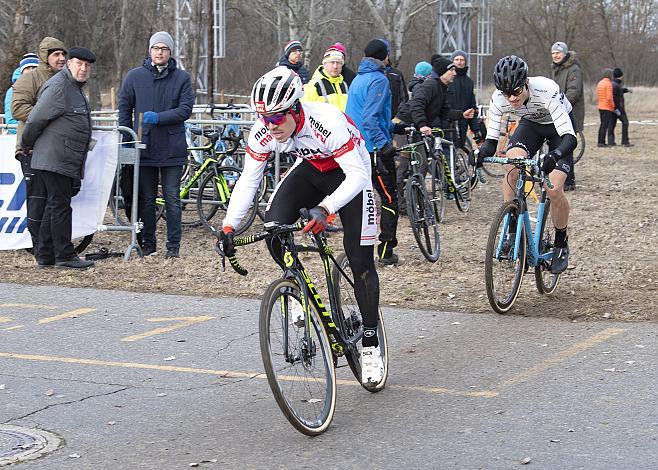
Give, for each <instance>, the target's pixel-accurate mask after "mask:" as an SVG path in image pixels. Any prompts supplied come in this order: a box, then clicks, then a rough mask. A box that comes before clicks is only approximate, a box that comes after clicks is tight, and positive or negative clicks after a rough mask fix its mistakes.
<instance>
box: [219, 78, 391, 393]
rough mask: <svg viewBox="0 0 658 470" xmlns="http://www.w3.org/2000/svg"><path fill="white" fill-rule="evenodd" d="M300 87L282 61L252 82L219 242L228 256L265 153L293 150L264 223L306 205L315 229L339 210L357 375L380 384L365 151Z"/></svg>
mask: <svg viewBox="0 0 658 470" xmlns="http://www.w3.org/2000/svg"><path fill="white" fill-rule="evenodd" d="M302 87H303V85H302V82H301V79H300V78H299V76H298V75H297V74H296V73H295V72H293V71H292V70H290V69H288V68H286V67H283V66H281V67H277V68H275V69H274V70H272V71H270V72H268V73H266V74H265V75H263V76H262V77H261V78H259V79H258V81H256V84H255V85H254V87H253V89H252V91H251V106H252V108H253V109H254V111H256V112H257V113H258V115H259V117H260V119H259V120H258V121H257V122H256V123H255V124H254V126H253V127H252V128H251V131H250V132H249V140H248V142H247V156H246V157H245V162H244V169H243V171H242V175H241V177H240V179H239V180H238V182H237V184H236V185H235V188H234V189H233V194H232V196H231V202H230V203H229V206H228V209H227V211H226V218H225V219H224V222H223V230H222V231H221V232H220V234H219V241H218V243H220V244H221V247H222V250H223V252H224V253H225V254H226V255H227V256H233V255H234V254H235V246H234V243H233V235H234V231H235V227H237V226H238V224H239V223H240V220H241V219H242V217H243V216H244V215H245V213H246V212H247V210H248V209H249V206H250V204H251V201H253V198H254V195H255V193H256V191H257V190H258V187H259V185H260V182H261V181H262V177H263V172H264V170H265V167H266V164H267V160H268V158H269V157H270V155H272V154H273V153H275V152H283V151H285V152H288V153H289V154H291V155H293V156H295V157H296V161H295V163H294V165H293V166H292V168H291V169H290V170H289V171H288V172H287V173H286V176H285V178H284V179H283V180H282V181H281V182H280V183H279V185H278V186H277V187H276V189H275V191H274V194H273V196H272V198H271V199H270V202H269V204H268V207H267V211H266V213H265V222H272V221H276V222H279V223H282V224H292V223H293V222H295V221H296V220H297V219H298V218H299V210H300V209H302V208H308V209H309V214H310V220H309V221H308V223H307V225H306V226H305V227H304V231H305V232H308V231H310V232H312V233H314V234H317V233H320V232H322V231H323V230H324V229H326V227H327V223H328V222H327V218H328V217H329V216H330V215H332V214H336V213H338V214H339V215H340V218H341V221H342V223H343V229H344V236H343V246H344V248H345V253H346V254H347V257H348V259H349V263H350V268H351V269H352V273H353V275H354V293H355V297H356V300H357V303H358V305H359V308H360V310H361V312H362V314H363V324H364V334H363V341H362V344H363V349H362V353H361V365H362V381H363V382H364V383H379V382H380V381H381V379H382V376H383V372H384V366H383V362H382V359H381V354H380V350H379V340H378V338H377V324H378V322H379V310H378V309H379V277H378V276H377V270H376V268H375V261H374V255H373V251H374V250H373V245H374V244H375V241H376V234H377V214H376V208H375V200H374V196H373V189H372V184H371V180H370V178H371V170H370V155H369V154H368V150H367V149H366V147H365V143H364V140H363V138H362V137H361V133H360V132H359V130H358V129H357V127H356V126H355V125H354V123H353V122H352V121H351V120H350V119H349V118H348V117H347V116H346V115H345V114H344V113H342V112H341V111H340V110H339V109H338V108H336V107H335V106H332V105H330V104H327V103H316V102H311V103H301V102H300V101H299V100H300V98H301V97H302V96H304V91H303V88H302ZM269 249H270V253H271V254H272V257H273V258H274V260H275V261H277V263H279V265H281V266H283V260H282V259H281V248H280V242H278V241H276V240H272V241H271V243H270V246H269ZM302 321H303V319H302Z"/></svg>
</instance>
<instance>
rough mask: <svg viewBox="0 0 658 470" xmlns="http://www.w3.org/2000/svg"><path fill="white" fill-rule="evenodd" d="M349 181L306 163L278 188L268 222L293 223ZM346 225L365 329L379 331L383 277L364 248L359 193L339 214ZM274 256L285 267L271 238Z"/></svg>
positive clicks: (347, 248)
mask: <svg viewBox="0 0 658 470" xmlns="http://www.w3.org/2000/svg"><path fill="white" fill-rule="evenodd" d="M344 179H345V174H344V173H343V171H342V170H341V169H340V168H337V169H335V170H331V171H328V172H325V173H322V172H320V171H318V170H317V169H315V168H314V167H313V166H312V165H311V164H310V163H308V162H307V161H303V162H302V163H301V164H300V165H298V166H296V167H295V168H293V169H292V170H290V172H289V173H288V174H287V175H286V177H285V178H284V180H283V181H282V182H281V183H280V184H279V186H278V187H277V189H276V191H275V193H274V195H273V196H272V199H271V201H270V207H269V208H268V210H267V212H266V213H265V222H271V221H276V222H279V223H281V224H292V223H294V222H295V221H296V220H297V219H298V218H299V210H300V209H302V208H304V207H305V208H307V209H311V208H313V207H315V206H317V205H318V204H319V203H320V202H322V200H323V199H324V198H325V196H327V195H329V194H331V193H333V192H334V191H335V190H336V188H337V187H338V186H339V185H340V184H341V183H342V182H343V180H344ZM338 214H339V215H340V220H341V222H342V223H343V230H344V233H343V246H344V248H345V253H346V254H347V258H348V260H349V262H350V268H351V269H352V274H353V275H354V295H355V297H356V301H357V303H358V304H359V309H360V310H361V314H362V315H363V324H364V326H365V327H369V328H376V327H377V323H378V319H379V276H378V275H377V269H376V268H375V261H374V254H373V246H372V245H367V246H362V245H361V221H362V218H363V197H362V195H361V193H359V194H358V195H357V196H356V197H355V198H354V199H352V200H351V201H350V202H349V203H347V205H345V206H344V207H343V208H342V209H340V210H339V211H338ZM268 248H269V250H270V254H271V255H272V257H273V258H274V261H276V262H277V263H278V264H279V265H280V266H282V267H283V260H282V253H281V244H280V242H279V241H278V240H276V239H271V243H270V244H268Z"/></svg>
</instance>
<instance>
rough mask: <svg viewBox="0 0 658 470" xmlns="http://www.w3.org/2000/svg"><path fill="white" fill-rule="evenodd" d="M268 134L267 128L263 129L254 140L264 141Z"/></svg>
mask: <svg viewBox="0 0 658 470" xmlns="http://www.w3.org/2000/svg"><path fill="white" fill-rule="evenodd" d="M266 134H267V129H266V128H265V127H261V128H260V130H259V131H258V132H256V134H255V135H254V138H255V139H256V140H260V139H262V138H263V137H264V136H265V135H266Z"/></svg>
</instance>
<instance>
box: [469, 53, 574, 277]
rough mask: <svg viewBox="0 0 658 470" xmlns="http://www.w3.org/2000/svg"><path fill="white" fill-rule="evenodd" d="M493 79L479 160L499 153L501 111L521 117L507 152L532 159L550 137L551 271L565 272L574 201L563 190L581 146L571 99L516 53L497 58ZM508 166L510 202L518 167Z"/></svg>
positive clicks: (505, 190)
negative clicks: (533, 72) (535, 74)
mask: <svg viewBox="0 0 658 470" xmlns="http://www.w3.org/2000/svg"><path fill="white" fill-rule="evenodd" d="M494 82H495V85H496V88H497V90H496V91H495V92H494V93H493V95H492V96H491V102H490V103H489V116H488V117H489V124H488V127H487V139H486V141H485V142H484V143H483V144H482V145H481V146H480V149H479V155H478V165H479V166H481V165H482V161H483V159H484V157H490V156H492V155H494V154H495V153H496V147H497V145H498V138H499V137H500V126H501V122H502V116H503V114H504V113H507V112H509V113H512V114H513V115H515V116H517V117H518V118H519V119H520V121H519V125H518V127H517V128H516V130H515V131H514V134H513V135H512V137H511V138H510V140H509V143H508V146H507V150H506V152H507V154H506V155H507V157H509V158H527V157H528V156H532V155H534V154H535V153H536V152H537V151H538V150H539V149H540V148H541V146H542V144H543V143H544V142H548V146H549V153H548V154H546V156H545V157H544V160H543V163H542V169H543V171H544V173H545V174H547V175H549V178H550V181H551V183H552V184H553V189H550V188H548V187H547V188H546V192H547V195H548V197H549V199H550V200H551V218H552V219H553V225H554V226H555V255H554V257H553V261H552V264H551V272H553V273H561V272H563V271H564V270H565V269H567V266H568V264H569V245H568V237H567V224H568V222H569V201H568V200H567V197H566V195H565V194H564V182H565V181H566V178H567V175H568V174H569V170H570V168H571V165H573V151H574V149H575V148H576V145H577V140H576V133H575V132H574V125H573V116H572V114H571V103H569V101H568V100H567V99H566V98H565V97H564V94H563V93H561V92H560V88H559V86H558V84H557V83H555V82H554V81H553V80H551V79H549V78H546V77H528V66H527V65H526V63H525V62H524V61H523V60H522V59H520V58H519V57H516V56H507V57H503V58H502V59H500V60H499V61H498V63H497V64H496V67H495V69H494ZM553 170H557V171H553ZM506 171H507V174H506V177H505V178H504V179H503V183H502V190H503V198H504V200H505V201H511V200H512V199H513V198H514V188H515V183H516V179H517V178H518V170H517V169H515V167H514V166H512V165H506ZM513 226H515V225H513Z"/></svg>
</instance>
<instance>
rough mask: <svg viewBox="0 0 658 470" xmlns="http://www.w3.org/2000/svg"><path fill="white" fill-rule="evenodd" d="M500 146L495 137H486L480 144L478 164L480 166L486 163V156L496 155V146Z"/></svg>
mask: <svg viewBox="0 0 658 470" xmlns="http://www.w3.org/2000/svg"><path fill="white" fill-rule="evenodd" d="M497 147H498V141H497V140H494V139H486V140H485V141H484V143H483V144H482V145H480V148H479V153H478V158H477V162H476V165H475V166H477V167H478V168H480V167H481V166H482V164H483V163H484V159H485V158H486V157H491V156H493V155H495V153H496V148H497Z"/></svg>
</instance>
